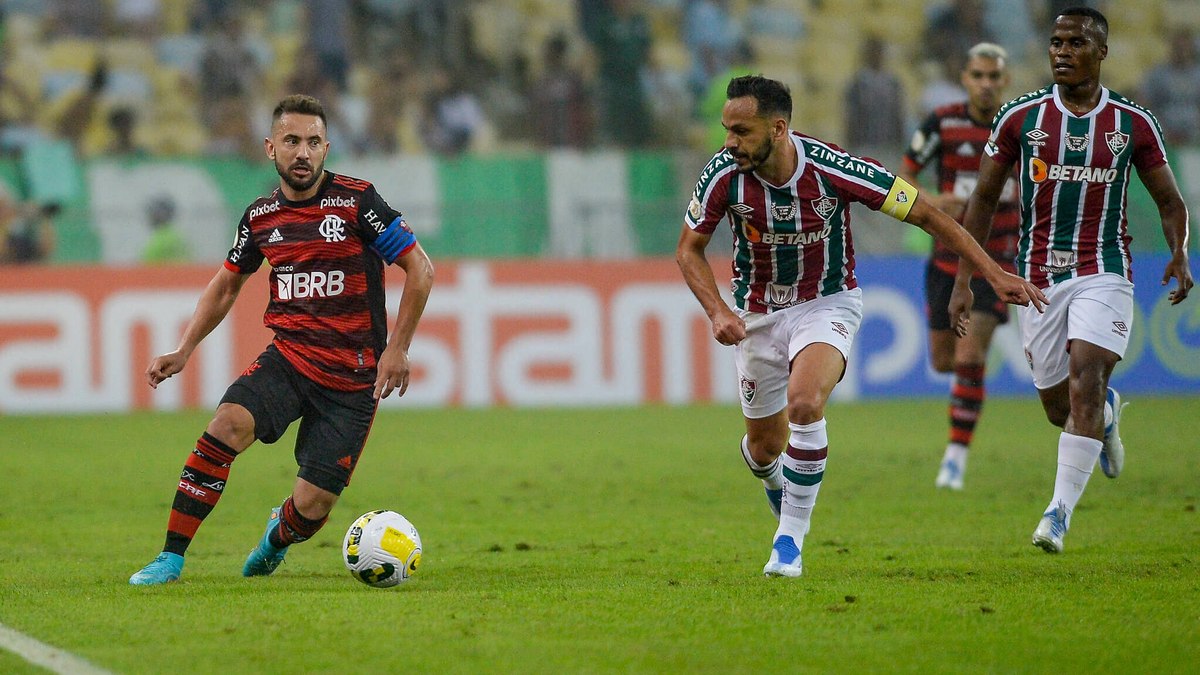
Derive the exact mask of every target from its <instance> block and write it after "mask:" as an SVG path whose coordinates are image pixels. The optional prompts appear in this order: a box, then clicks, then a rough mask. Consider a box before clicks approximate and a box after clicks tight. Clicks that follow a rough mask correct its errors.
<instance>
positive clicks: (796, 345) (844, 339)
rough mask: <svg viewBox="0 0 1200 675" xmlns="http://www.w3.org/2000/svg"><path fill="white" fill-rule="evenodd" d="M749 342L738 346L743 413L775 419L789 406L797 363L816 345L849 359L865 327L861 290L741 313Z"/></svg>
mask: <svg viewBox="0 0 1200 675" xmlns="http://www.w3.org/2000/svg"><path fill="white" fill-rule="evenodd" d="M738 314H739V315H740V316H741V317H742V320H743V321H745V322H746V339H744V340H742V341H741V342H739V343H738V344H737V345H736V346H735V347H734V348H733V357H734V361H735V363H736V364H737V371H738V384H739V385H740V389H741V391H740V396H739V400H740V401H741V402H742V413H743V414H744V415H745V416H746V417H748V418H750V419H760V418H763V417H770V416H771V415H774V414H775V413H777V412H779V411H780V410H783V409H784V408H786V407H787V385H788V374H789V372H790V370H791V369H790V366H791V363H792V359H793V358H795V356H796V354H799V353H800V350H802V349H804V348H805V347H807V346H808V345H811V344H813V343H815V342H824V343H826V344H829V345H833V347H835V348H836V349H837V350H838V351H839V352H841V353H842V358H844V359H849V358H850V345H851V344H853V342H854V336H855V335H856V334H857V333H858V327H859V325H861V324H862V315H863V303H862V289H859V288H854V289H851V290H848V291H841V292H839V293H834V294H833V295H825V296H821V297H819V298H814V299H812V300H809V301H808V302H803V303H801V304H799V305H795V306H793V307H787V308H785V309H781V310H778V311H775V312H771V313H770V314H759V313H755V312H746V311H741V310H739V311H738Z"/></svg>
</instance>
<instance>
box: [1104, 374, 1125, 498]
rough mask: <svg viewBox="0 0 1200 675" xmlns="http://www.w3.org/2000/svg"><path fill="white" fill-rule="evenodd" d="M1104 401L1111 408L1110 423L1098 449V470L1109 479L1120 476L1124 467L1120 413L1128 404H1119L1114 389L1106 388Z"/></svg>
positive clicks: (1105, 429) (1118, 398) (1118, 395)
mask: <svg viewBox="0 0 1200 675" xmlns="http://www.w3.org/2000/svg"><path fill="white" fill-rule="evenodd" d="M1104 400H1105V401H1106V402H1107V403H1108V405H1109V407H1111V408H1112V421H1111V422H1109V423H1108V426H1106V427H1104V447H1103V448H1101V449H1100V469H1101V470H1102V471H1104V475H1105V476H1108V477H1109V478H1116V477H1117V476H1119V475H1121V469H1122V468H1124V467H1125V444H1124V443H1122V442H1121V431H1120V424H1121V411H1122V410H1124V409H1125V406H1127V405H1129V404H1128V403H1122V402H1121V395H1120V394H1118V393H1117V390H1116V389H1113V388H1112V387H1109V388H1108V393H1107V394H1105V397H1104Z"/></svg>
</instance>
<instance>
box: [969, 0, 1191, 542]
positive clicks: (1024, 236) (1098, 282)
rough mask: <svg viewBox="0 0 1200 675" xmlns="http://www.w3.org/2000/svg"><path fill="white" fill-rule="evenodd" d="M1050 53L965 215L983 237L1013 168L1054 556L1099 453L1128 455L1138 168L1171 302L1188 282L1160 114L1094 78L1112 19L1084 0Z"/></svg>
mask: <svg viewBox="0 0 1200 675" xmlns="http://www.w3.org/2000/svg"><path fill="white" fill-rule="evenodd" d="M1049 56H1050V66H1051V69H1052V72H1053V74H1054V84H1053V85H1052V86H1049V87H1046V88H1044V89H1041V90H1038V91H1035V92H1031V93H1028V94H1025V95H1023V96H1020V97H1018V98H1016V99H1015V100H1013V101H1010V102H1009V103H1007V104H1005V105H1004V106H1003V107H1001V109H1000V112H999V113H997V115H996V120H995V122H994V123H993V125H992V134H991V137H990V139H989V140H988V145H987V151H986V156H985V157H984V158H983V160H982V161H981V162H980V167H979V180H978V182H977V184H976V188H975V191H974V192H973V193H972V195H971V197H970V199H969V200H968V202H967V212H966V217H965V219H964V222H963V224H964V225H965V226H966V228H967V229H968V230H969V231H970V232H971V233H972V234H973V235H975V237H976V238H977V239H980V240H982V239H983V238H985V237H986V236H987V233H988V228H989V225H990V223H991V218H992V213H993V212H994V211H995V208H996V202H997V200H998V198H999V196H1000V192H1001V190H1002V189H1003V186H1004V183H1005V182H1006V181H1007V180H1008V177H1009V176H1010V175H1011V173H1012V170H1013V167H1014V166H1017V167H1018V169H1019V171H1020V177H1021V179H1020V198H1021V212H1022V226H1021V237H1020V241H1019V243H1018V249H1017V259H1016V263H1017V269H1018V270H1019V272H1020V273H1021V274H1023V275H1024V276H1025V278H1026V279H1028V280H1030V281H1031V282H1033V283H1034V284H1035V285H1036V286H1037V287H1038V288H1041V289H1044V290H1045V292H1046V296H1047V297H1049V298H1050V304H1049V306H1048V308H1047V310H1046V312H1045V313H1044V314H1040V313H1033V312H1028V311H1019V312H1018V318H1019V321H1020V324H1021V339H1022V342H1023V343H1024V346H1025V354H1026V356H1027V357H1028V359H1029V365H1030V367H1031V368H1032V370H1033V383H1034V386H1036V387H1037V389H1038V394H1039V395H1040V397H1041V400H1042V407H1043V408H1044V409H1045V411H1046V416H1047V417H1048V418H1049V420H1050V422H1051V423H1052V424H1054V425H1055V426H1058V427H1061V428H1062V430H1063V431H1062V433H1061V434H1060V435H1059V440H1058V469H1057V474H1056V476H1055V481H1054V493H1053V496H1052V497H1051V499H1050V504H1049V505H1048V506H1047V507H1046V509H1045V512H1044V513H1043V515H1042V518H1041V520H1040V521H1039V522H1038V526H1037V528H1036V529H1035V530H1034V533H1033V543H1034V544H1035V545H1036V546H1039V547H1040V548H1042V549H1044V550H1045V551H1047V552H1049V553H1058V552H1060V551H1062V547H1063V535H1065V534H1066V532H1067V528H1068V527H1069V526H1070V523H1071V514H1072V512H1073V511H1074V510H1075V506H1076V504H1078V502H1079V498H1080V497H1081V496H1082V495H1083V491H1084V488H1085V487H1086V486H1087V482H1088V479H1089V478H1090V477H1091V474H1092V469H1093V468H1094V466H1095V464H1096V461H1097V459H1099V461H1100V465H1101V468H1102V469H1103V470H1104V473H1105V475H1107V476H1108V477H1110V478H1115V477H1116V476H1117V474H1119V473H1120V471H1121V467H1122V465H1123V463H1124V458H1125V449H1124V445H1123V444H1122V443H1121V437H1120V433H1119V428H1118V424H1119V422H1120V415H1121V397H1120V395H1119V394H1117V392H1116V391H1115V390H1114V389H1112V388H1111V387H1109V386H1108V380H1109V376H1111V375H1112V371H1113V367H1114V366H1115V365H1116V364H1117V361H1119V360H1121V357H1122V356H1123V355H1124V354H1125V349H1126V347H1127V346H1128V344H1129V331H1130V329H1131V327H1132V323H1133V316H1134V314H1133V275H1132V274H1131V272H1130V262H1131V258H1130V254H1129V241H1130V237H1129V232H1128V230H1127V228H1126V216H1127V214H1126V206H1127V203H1128V201H1127V194H1126V193H1127V190H1128V188H1129V182H1130V179H1131V171H1132V170H1133V169H1136V170H1137V172H1138V177H1139V178H1141V180H1142V183H1143V184H1145V186H1146V189H1147V190H1149V192H1150V195H1151V196H1152V197H1153V198H1154V202H1155V203H1156V204H1157V205H1158V211H1159V216H1160V218H1161V220H1162V228H1163V234H1164V235H1165V236H1166V239H1167V245H1168V246H1169V247H1170V249H1171V260H1170V262H1169V263H1168V264H1167V267H1166V270H1165V271H1164V272H1163V277H1162V282H1163V285H1166V284H1167V283H1168V282H1169V281H1170V280H1171V279H1175V280H1176V282H1177V284H1178V285H1177V286H1176V288H1175V290H1173V291H1171V293H1170V295H1169V297H1170V301H1171V303H1172V304H1177V303H1179V302H1182V301H1183V300H1184V298H1186V297H1187V295H1188V291H1190V290H1191V288H1192V284H1193V281H1192V273H1191V270H1190V268H1189V264H1188V253H1187V238H1188V213H1187V206H1186V205H1185V204H1184V202H1183V197H1182V196H1181V195H1180V194H1179V188H1178V187H1177V185H1176V184H1175V176H1174V174H1173V173H1172V172H1171V167H1170V166H1169V165H1168V164H1167V158H1166V150H1165V148H1164V146H1163V140H1162V131H1161V130H1160V129H1159V126H1158V121H1157V120H1155V118H1154V116H1153V115H1151V114H1150V112H1149V111H1147V110H1146V109H1145V108H1142V107H1141V106H1138V105H1136V104H1134V103H1133V102H1131V101H1130V100H1128V99H1126V98H1125V97H1123V96H1121V95H1120V94H1117V93H1116V92H1113V91H1109V90H1108V89H1107V88H1105V87H1104V86H1102V85H1101V84H1100V62H1101V61H1103V60H1104V58H1105V57H1107V56H1108V21H1107V19H1105V17H1104V15H1103V14H1101V13H1100V12H1098V11H1096V10H1094V9H1091V8H1087V7H1075V8H1070V9H1066V10H1063V11H1062V12H1060V13H1059V14H1058V16H1057V17H1056V18H1055V20H1054V27H1053V29H1052V32H1051V35H1050V49H1049ZM972 267H973V265H972V263H970V262H964V264H962V265H960V266H959V270H958V277H957V278H956V279H955V288H954V292H953V293H952V295H951V298H950V307H949V311H950V315H951V316H952V317H953V318H954V319H955V322H956V329H957V330H959V332H960V334H962V331H963V330H964V329H965V327H966V325H967V323H968V322H969V321H970V318H969V308H970V307H971V302H972V293H971V290H970V288H969V287H968V285H967V281H968V279H969V278H970V274H971V270H972Z"/></svg>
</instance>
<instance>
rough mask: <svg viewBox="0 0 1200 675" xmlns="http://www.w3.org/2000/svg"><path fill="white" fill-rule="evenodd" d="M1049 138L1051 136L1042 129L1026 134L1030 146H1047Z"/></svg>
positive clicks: (1031, 130) (1032, 130)
mask: <svg viewBox="0 0 1200 675" xmlns="http://www.w3.org/2000/svg"><path fill="white" fill-rule="evenodd" d="M1049 137H1050V134H1048V133H1046V132H1044V131H1042V130H1041V129H1030V130H1029V131H1027V132H1026V133H1025V138H1028V139H1029V144H1030V145H1038V146H1041V145H1045V144H1046V139H1047V138H1049Z"/></svg>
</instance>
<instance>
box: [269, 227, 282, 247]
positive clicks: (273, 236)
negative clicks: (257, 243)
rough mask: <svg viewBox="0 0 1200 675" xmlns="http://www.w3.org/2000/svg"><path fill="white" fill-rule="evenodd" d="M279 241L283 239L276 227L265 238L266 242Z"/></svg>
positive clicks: (273, 242)
mask: <svg viewBox="0 0 1200 675" xmlns="http://www.w3.org/2000/svg"><path fill="white" fill-rule="evenodd" d="M281 241H283V235H282V234H279V229H278V228H276V230H275V231H274V232H272V233H271V236H270V237H268V238H267V243H268V244H275V243H278V242H281Z"/></svg>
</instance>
